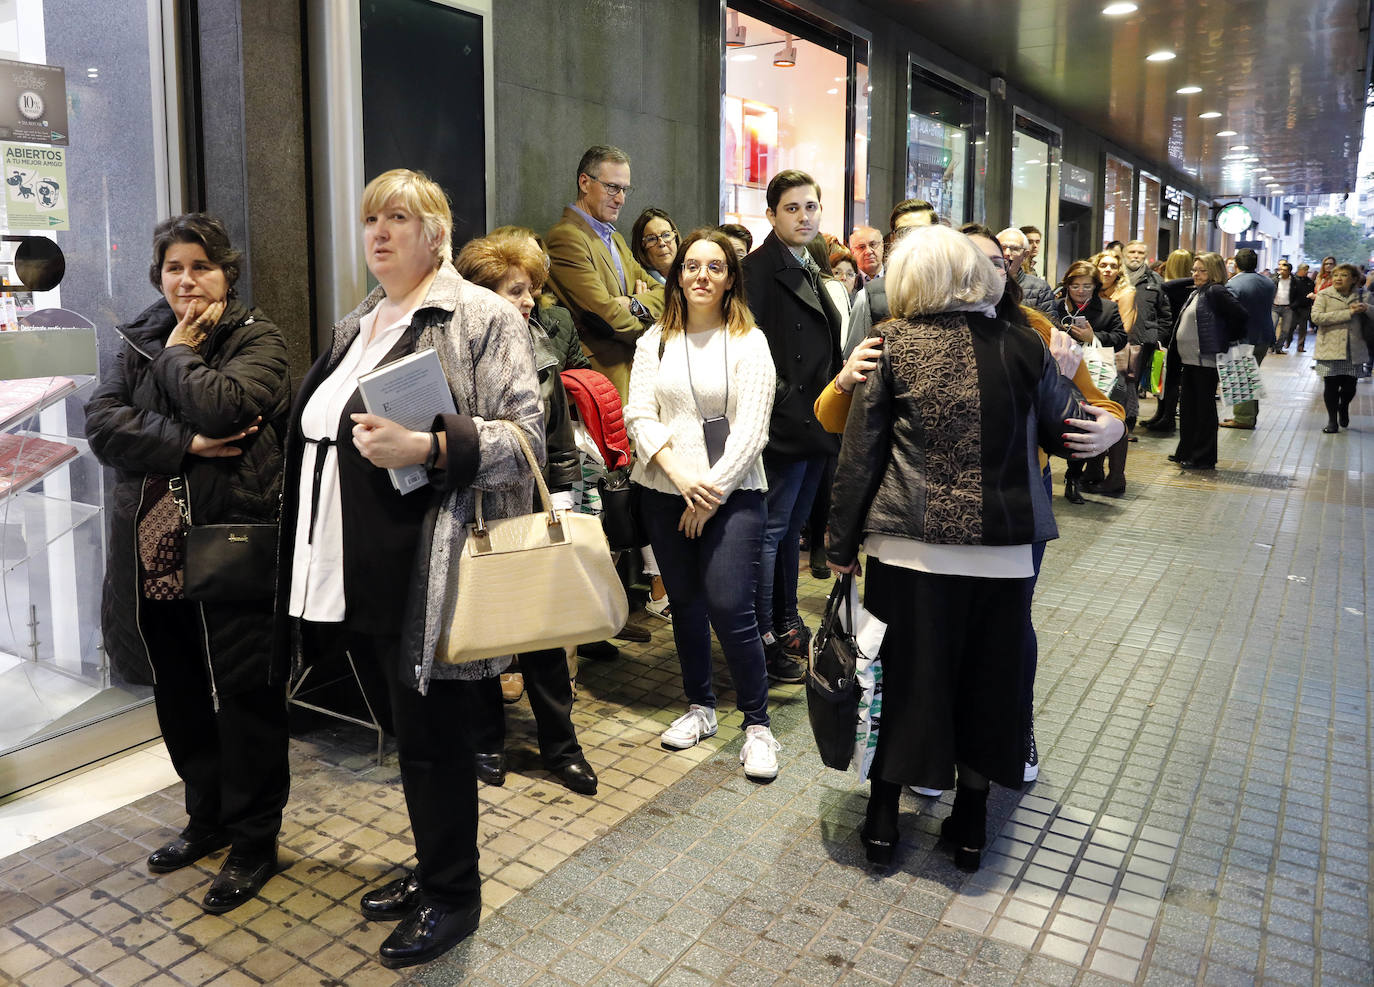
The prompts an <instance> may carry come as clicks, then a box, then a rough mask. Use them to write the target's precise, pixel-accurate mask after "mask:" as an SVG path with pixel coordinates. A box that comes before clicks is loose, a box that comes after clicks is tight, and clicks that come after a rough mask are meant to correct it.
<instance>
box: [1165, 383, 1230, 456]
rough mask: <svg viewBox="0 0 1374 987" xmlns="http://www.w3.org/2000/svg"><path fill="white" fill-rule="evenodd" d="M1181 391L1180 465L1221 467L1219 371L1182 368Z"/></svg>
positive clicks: (1178, 450) (1178, 451)
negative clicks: (1219, 454) (1219, 455)
mask: <svg viewBox="0 0 1374 987" xmlns="http://www.w3.org/2000/svg"><path fill="white" fill-rule="evenodd" d="M1182 367H1183V372H1182V373H1181V374H1179V377H1181V378H1182V379H1181V380H1180V381H1179V389H1178V447H1177V448H1176V449H1175V450H1174V456H1175V457H1176V458H1177V460H1178V461H1179V462H1180V463H1184V462H1189V463H1196V464H1198V465H1199V466H1215V465H1216V464H1217V403H1216V394H1217V384H1218V383H1219V378H1218V377H1217V371H1216V368H1215V367H1194V366H1192V365H1191V364H1187V363H1184V364H1182Z"/></svg>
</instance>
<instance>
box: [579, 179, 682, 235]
mask: <svg viewBox="0 0 1374 987" xmlns="http://www.w3.org/2000/svg"><path fill="white" fill-rule="evenodd" d="M598 181H600V179H598ZM617 187H618V186H617ZM676 239H677V231H676V230H669V231H668V232H667V233H650V234H649V235H648V236H646V237H645V238H644V239H643V240H641V241H639V242H640V243H642V244H644V246H645V247H648V248H649V249H650V250H652V249H653V248H654V247H657V246H658V245H659V244H660V243H661V244H663V245H664V246H665V247H669V246H672V244H673V241H674V240H676Z"/></svg>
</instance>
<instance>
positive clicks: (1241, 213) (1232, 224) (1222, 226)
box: [1213, 202, 1255, 236]
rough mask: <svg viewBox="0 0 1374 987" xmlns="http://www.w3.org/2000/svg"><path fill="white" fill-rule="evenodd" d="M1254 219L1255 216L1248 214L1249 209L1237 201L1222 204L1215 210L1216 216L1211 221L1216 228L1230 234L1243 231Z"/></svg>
mask: <svg viewBox="0 0 1374 987" xmlns="http://www.w3.org/2000/svg"><path fill="white" fill-rule="evenodd" d="M1254 221H1255V218H1254V217H1253V216H1251V215H1250V210H1249V209H1246V208H1245V206H1244V205H1243V204H1242V203H1239V202H1232V203H1229V204H1227V205H1224V206H1222V207H1221V208H1220V209H1219V210H1217V214H1216V217H1215V218H1214V219H1213V222H1214V223H1216V224H1217V229H1219V230H1221V232H1223V233H1230V234H1231V235H1232V236H1234V235H1236V234H1237V233H1244V232H1245V231H1246V230H1248V229H1249V228H1250V224H1251V223H1253V222H1254Z"/></svg>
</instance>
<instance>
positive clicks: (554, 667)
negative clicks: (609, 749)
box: [454, 648, 583, 771]
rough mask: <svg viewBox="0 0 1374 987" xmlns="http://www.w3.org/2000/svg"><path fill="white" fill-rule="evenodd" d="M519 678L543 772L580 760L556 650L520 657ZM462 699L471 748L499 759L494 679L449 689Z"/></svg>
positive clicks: (502, 715)
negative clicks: (468, 727)
mask: <svg viewBox="0 0 1374 987" xmlns="http://www.w3.org/2000/svg"><path fill="white" fill-rule="evenodd" d="M520 674H521V675H523V676H524V678H525V694H526V695H528V696H529V697H530V709H531V710H533V711H534V724H535V731H536V733H537V735H538V737H539V754H540V756H541V757H543V759H544V766H545V767H546V768H548V769H549V770H550V771H558V770H559V769H561V768H566V767H567V766H568V765H570V764H575V763H577V762H578V761H581V760H583V757H582V746H581V745H580V744H578V742H577V732H576V730H574V729H573V722H572V708H573V691H572V682H571V681H569V679H568V662H567V658H566V656H565V655H564V653H563V649H562V648H549V649H547V650H545V651H527V652H525V653H524V654H522V655H520ZM454 684H455V685H457V686H458V688H459V691H460V692H462V693H463V702H464V703H465V704H466V708H467V715H468V719H469V722H470V723H471V724H472V743H473V747H474V748H476V750H478V751H480V752H481V753H483V754H500V753H501V752H502V751H504V750H505V747H506V711H505V703H504V702H503V701H502V699H501V682H500V680H499V679H497V678H489V679H478V680H476V681H462V682H456V683H454Z"/></svg>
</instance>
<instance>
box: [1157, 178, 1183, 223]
mask: <svg viewBox="0 0 1374 987" xmlns="http://www.w3.org/2000/svg"><path fill="white" fill-rule="evenodd" d="M1159 204H1160V210H1159V211H1160V213H1161V214H1162V215H1163V216H1164V218H1165V219H1172V220H1174V221H1175V222H1177V221H1178V219H1179V217H1181V216H1182V215H1183V190H1182V189H1177V188H1174V187H1173V186H1172V185H1165V186H1164V194H1163V196H1162V197H1161V198H1160V200H1159Z"/></svg>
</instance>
